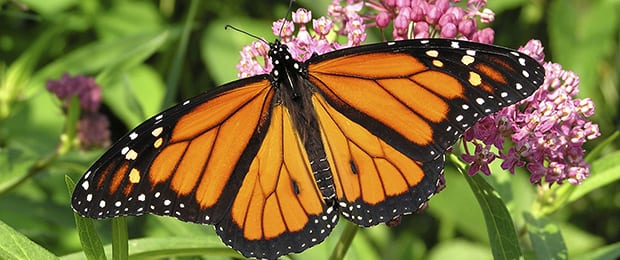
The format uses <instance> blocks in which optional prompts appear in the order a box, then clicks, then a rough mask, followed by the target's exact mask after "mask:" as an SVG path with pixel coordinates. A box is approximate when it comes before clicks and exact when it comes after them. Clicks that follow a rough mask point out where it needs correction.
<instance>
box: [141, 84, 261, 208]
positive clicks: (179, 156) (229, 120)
mask: <svg viewBox="0 0 620 260" xmlns="http://www.w3.org/2000/svg"><path fill="white" fill-rule="evenodd" d="M270 87H271V85H270V83H269V81H268V80H263V81H259V82H256V83H253V84H249V85H247V86H244V87H242V88H237V89H234V90H231V91H228V92H224V93H222V94H220V95H219V96H216V97H214V98H212V99H210V100H208V101H207V102H205V103H203V104H201V105H199V106H197V107H195V108H194V109H192V110H191V112H189V113H187V114H186V115H184V116H182V117H181V118H180V119H179V121H178V123H177V124H176V125H175V128H174V129H172V135H171V136H170V137H169V140H168V141H167V142H168V144H167V145H165V146H163V147H164V148H163V150H161V152H160V153H159V154H158V155H157V157H155V159H154V161H153V163H152V164H151V166H150V168H149V176H148V177H149V178H150V182H151V183H152V184H153V185H156V184H158V183H161V182H166V181H170V188H171V189H172V190H174V191H175V193H177V195H178V196H183V195H187V194H190V193H191V192H192V191H195V194H196V195H195V199H196V202H198V204H199V205H200V207H201V208H203V209H205V208H209V207H212V206H213V205H214V204H215V203H216V202H218V201H219V200H220V197H221V195H222V193H223V192H222V191H223V189H224V187H225V185H226V183H228V180H229V178H230V175H231V174H232V171H233V170H234V167H235V165H236V164H237V161H238V160H239V158H240V156H241V154H242V153H243V151H244V150H245V148H246V146H247V145H248V142H249V140H250V138H251V137H252V135H253V134H254V132H255V130H256V128H255V126H257V125H260V124H261V120H264V115H263V113H265V111H267V108H266V106H268V105H269V100H271V97H272V96H273V93H272V91H271V88H270ZM223 104H225V105H223ZM154 134H157V136H159V135H160V134H161V133H159V132H157V133H154ZM217 147H219V148H218V149H216V148H217ZM138 156H139V155H138Z"/></svg>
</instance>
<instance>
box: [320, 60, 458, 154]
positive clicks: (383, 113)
mask: <svg viewBox="0 0 620 260" xmlns="http://www.w3.org/2000/svg"><path fill="white" fill-rule="evenodd" d="M375 56H380V59H379V58H378V57H375ZM308 71H310V77H309V79H310V81H311V82H312V83H314V84H315V85H316V86H318V87H319V88H320V89H321V90H322V91H323V92H324V94H325V95H326V98H328V99H330V100H332V101H333V102H336V103H338V104H343V106H350V107H352V108H354V109H355V110H358V111H360V112H361V113H363V114H365V115H367V116H369V117H371V118H372V119H374V120H376V121H378V122H380V123H382V124H384V125H385V126H387V127H389V128H390V129H392V130H394V131H395V132H397V133H398V134H399V135H401V136H403V137H404V138H405V139H407V140H408V141H410V142H412V143H414V144H416V145H419V146H421V147H424V146H427V145H429V144H431V143H432V142H433V141H434V139H433V137H434V131H433V125H432V124H437V123H440V122H444V121H446V120H447V119H448V118H447V115H448V113H449V110H450V105H449V103H448V102H449V100H451V99H456V98H464V97H465V96H464V95H465V94H464V91H465V86H464V85H463V84H462V83H461V82H459V81H458V80H457V79H455V78H454V77H451V76H449V75H447V74H446V73H445V72H440V71H435V70H430V69H429V68H428V67H427V66H426V65H425V64H423V63H421V62H420V61H419V60H418V59H416V58H414V57H412V56H410V55H409V54H404V53H371V54H362V55H352V56H344V57H339V58H335V59H330V60H327V61H322V62H319V63H316V64H310V65H309V67H308ZM403 126H406V127H403Z"/></svg>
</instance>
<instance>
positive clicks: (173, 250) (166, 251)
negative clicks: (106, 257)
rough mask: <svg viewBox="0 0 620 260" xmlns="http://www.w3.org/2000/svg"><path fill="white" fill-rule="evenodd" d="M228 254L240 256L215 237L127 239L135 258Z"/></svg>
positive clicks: (107, 249) (66, 258)
mask: <svg viewBox="0 0 620 260" xmlns="http://www.w3.org/2000/svg"><path fill="white" fill-rule="evenodd" d="M105 252H106V253H107V254H111V252H112V246H111V245H107V246H106V247H105ZM196 255H208V256H228V257H236V258H241V255H240V254H239V253H237V252H236V251H235V250H233V249H231V248H228V247H226V246H224V245H223V244H222V241H220V239H219V238H217V237H203V236H192V237H164V238H140V239H132V240H129V257H130V258H131V259H132V260H135V259H160V258H164V257H178V256H196ZM83 258H84V256H83V255H82V254H80V253H74V254H70V255H66V256H63V257H62V258H61V259H63V260H74V259H75V260H78V259H83Z"/></svg>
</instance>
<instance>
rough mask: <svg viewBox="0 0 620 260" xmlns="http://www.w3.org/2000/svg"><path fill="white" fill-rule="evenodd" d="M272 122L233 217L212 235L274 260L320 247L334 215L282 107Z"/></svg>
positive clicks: (247, 252) (250, 253)
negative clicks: (317, 245)
mask: <svg viewBox="0 0 620 260" xmlns="http://www.w3.org/2000/svg"><path fill="white" fill-rule="evenodd" d="M270 122H271V123H270V126H269V128H268V130H267V133H266V137H265V139H264V140H263V142H262V144H261V146H260V148H259V150H258V153H257V154H256V156H255V157H254V159H253V160H252V161H251V162H250V167H249V170H248V173H247V175H246V176H245V178H244V180H243V184H242V185H241V188H240V189H239V191H238V194H237V195H236V198H235V199H234V202H233V205H232V208H231V210H230V211H231V215H232V217H231V218H224V220H223V221H222V222H220V223H217V224H216V231H217V233H218V234H219V235H220V236H221V237H222V240H223V241H224V242H225V243H227V244H228V245H230V246H232V247H233V248H236V249H237V250H239V251H240V252H241V253H242V254H243V255H245V256H248V257H259V258H268V259H275V258H276V257H278V256H280V255H282V254H288V253H290V252H301V251H302V250H304V249H306V248H308V247H310V246H313V245H315V244H318V243H320V242H321V241H323V240H324V239H325V237H327V235H329V233H330V232H331V229H332V228H333V227H334V226H335V225H336V222H337V220H338V215H337V214H338V211H336V210H334V208H333V205H328V204H327V203H326V202H325V201H324V200H323V198H322V196H321V193H320V192H319V189H318V187H317V182H316V180H315V178H314V175H313V173H312V169H311V165H310V163H309V159H308V155H307V153H306V150H305V148H304V144H303V142H302V140H301V138H300V137H299V135H298V131H297V129H296V127H295V126H294V123H293V120H292V118H291V115H290V113H289V111H288V109H287V108H286V107H285V106H284V105H283V104H277V105H276V106H275V107H274V109H273V112H272V116H271V120H270Z"/></svg>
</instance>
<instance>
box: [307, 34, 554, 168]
mask: <svg viewBox="0 0 620 260" xmlns="http://www.w3.org/2000/svg"><path fill="white" fill-rule="evenodd" d="M308 63H309V65H308V71H309V72H308V74H309V80H310V81H311V82H312V83H313V84H314V85H316V86H317V87H318V88H319V91H320V92H321V93H322V94H323V95H324V96H325V98H326V100H327V101H328V102H329V103H330V104H331V105H332V106H333V107H334V108H335V109H336V110H338V111H339V112H341V113H342V114H344V115H345V116H346V117H348V118H349V119H351V120H353V121H355V122H357V123H358V124H360V125H362V126H363V127H364V128H366V129H368V130H369V131H370V132H372V133H373V134H375V135H377V136H379V137H380V138H381V139H383V140H386V141H388V144H389V145H391V146H393V147H395V148H397V149H398V150H400V151H401V152H403V153H405V154H406V155H407V156H409V157H411V158H414V159H416V160H419V161H430V160H432V159H434V158H437V157H438V156H440V155H441V154H443V152H444V151H445V149H446V148H448V147H449V146H451V145H452V144H454V142H456V140H457V139H458V137H459V136H460V134H461V133H462V132H463V131H465V130H466V129H467V128H469V127H471V126H472V125H473V124H474V123H475V122H476V120H478V119H479V118H481V117H482V116H484V115H488V114H491V113H493V112H496V111H497V110H499V109H500V108H502V107H505V106H508V105H510V104H514V103H516V102H517V101H520V100H522V99H524V98H525V97H527V96H529V95H531V94H532V93H533V92H534V91H535V90H536V89H538V86H539V85H540V84H542V82H543V79H544V70H543V69H542V67H541V66H540V65H539V64H538V63H537V62H536V61H535V60H533V59H532V58H530V57H528V56H526V55H524V54H522V53H518V52H516V51H513V50H509V49H505V48H501V47H496V46H490V45H482V44H475V43H470V42H464V41H455V40H446V39H427V40H407V41H397V42H388V43H380V44H373V45H365V46H360V47H354V48H350V49H345V50H342V51H337V52H331V53H328V54H325V55H322V56H317V57H314V58H313V59H311V60H309V61H308Z"/></svg>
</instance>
